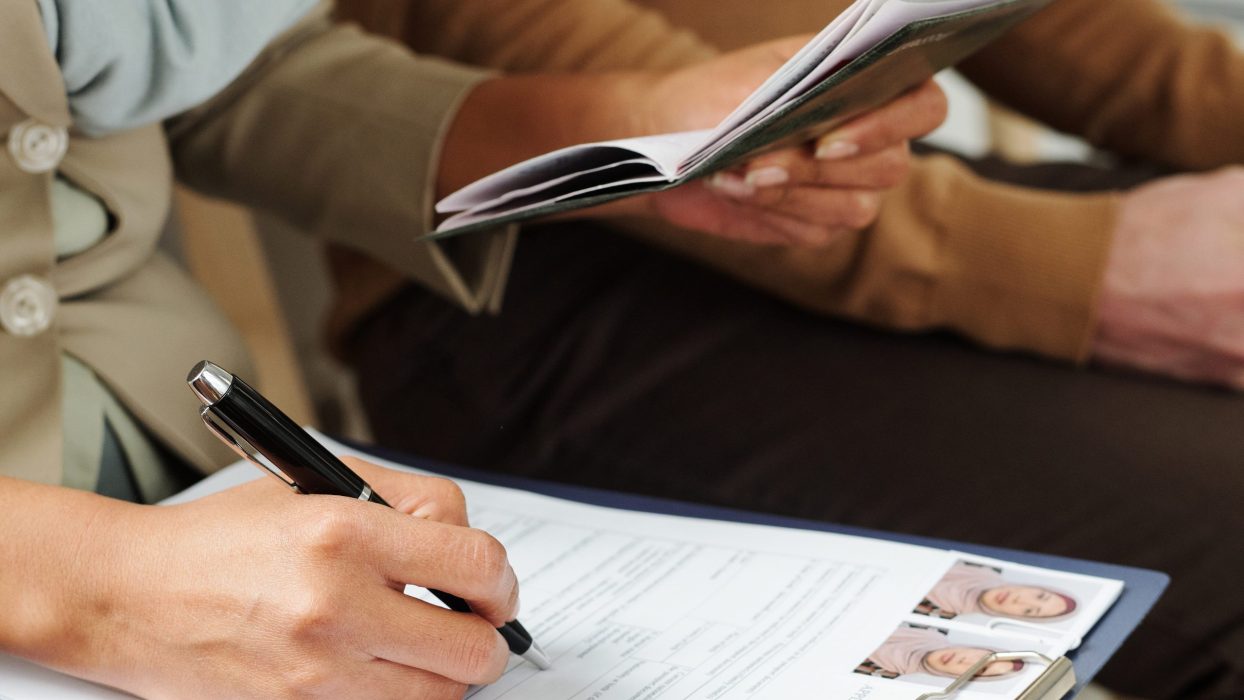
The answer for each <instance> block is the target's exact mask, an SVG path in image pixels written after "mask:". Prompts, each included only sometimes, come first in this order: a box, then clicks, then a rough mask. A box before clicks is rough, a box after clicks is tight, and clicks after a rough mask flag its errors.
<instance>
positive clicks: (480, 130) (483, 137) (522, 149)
mask: <svg viewBox="0 0 1244 700" xmlns="http://www.w3.org/2000/svg"><path fill="white" fill-rule="evenodd" d="M643 84H644V78H643V77H642V76H641V75H639V74H634V73H610V74H605V75H595V76H586V75H575V74H557V75H529V76H504V77H498V78H494V79H492V80H489V81H487V82H484V83H481V84H480V85H478V86H477V87H476V88H475V89H474V90H472V91H471V94H470V95H469V96H468V97H467V98H466V100H465V101H464V102H463V104H462V107H461V108H460V109H459V110H458V113H457V115H456V116H455V118H454V121H453V125H452V126H451V127H450V129H449V131H448V134H447V136H446V139H445V142H444V146H443V150H442V152H441V159H440V173H439V178H438V180H437V188H436V190H437V196H438V197H444V196H445V195H448V194H450V193H451V192H454V191H456V190H458V189H460V188H462V187H464V186H466V185H468V184H470V183H471V182H474V181H475V180H477V179H479V178H481V177H483V176H485V175H488V174H490V173H493V172H495V171H497V170H500V169H501V168H504V167H506V166H509V165H512V164H514V163H518V162H520V161H523V160H526V159H528V158H532V157H535V156H538V155H540V154H542V153H547V152H549V151H553V150H556V149H558V148H564V147H566V146H573V145H575V144H580V143H589V142H593V141H604V140H609V139H618V138H627V137H631V136H638V135H640V132H641V131H643V130H644V127H643V126H642V123H643V122H642V117H641V116H640V115H639V114H638V113H636V111H634V110H633V109H630V108H628V107H629V106H631V105H636V104H638V102H639V101H638V99H633V98H631V97H629V95H631V94H638V93H641V92H642V90H643V87H642V86H643ZM498 115H505V116H504V118H501V119H499V118H498Z"/></svg>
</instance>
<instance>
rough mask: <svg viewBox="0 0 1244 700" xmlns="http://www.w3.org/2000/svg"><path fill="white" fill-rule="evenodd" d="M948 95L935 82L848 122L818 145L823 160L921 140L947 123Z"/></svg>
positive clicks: (853, 156)
mask: <svg viewBox="0 0 1244 700" xmlns="http://www.w3.org/2000/svg"><path fill="white" fill-rule="evenodd" d="M947 109H948V108H947V102H946V95H945V93H943V92H942V89H941V88H940V87H938V86H937V83H935V82H933V81H932V80H930V81H928V82H926V83H925V84H924V85H922V86H920V87H919V88H916V89H915V90H912V91H910V92H907V93H905V94H903V95H901V96H900V97H898V98H896V99H895V100H894V101H892V102H890V103H889V104H887V105H885V106H884V107H881V108H879V109H877V110H874V111H872V112H869V113H868V114H865V115H864V116H862V117H858V118H856V119H854V120H852V121H850V122H847V123H846V124H845V125H843V126H842V127H840V128H838V129H835V130H834V131H832V132H830V133H828V134H825V135H824V136H822V137H821V138H820V139H818V140H817V142H816V156H817V158H819V159H821V160H845V159H847V158H855V157H857V156H861V155H867V154H869V153H876V152H878V151H884V150H885V149H887V148H889V147H891V146H894V145H895V144H898V143H900V142H902V141H909V140H911V139H915V138H919V137H921V136H924V135H926V134H928V133H929V132H931V131H933V130H934V129H936V128H937V127H938V126H940V125H941V123H942V122H943V121H945V120H946V114H947Z"/></svg>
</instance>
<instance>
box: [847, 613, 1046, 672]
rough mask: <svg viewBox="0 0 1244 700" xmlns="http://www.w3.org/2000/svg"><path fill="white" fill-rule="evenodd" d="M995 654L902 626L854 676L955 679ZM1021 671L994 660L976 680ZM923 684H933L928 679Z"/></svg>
mask: <svg viewBox="0 0 1244 700" xmlns="http://www.w3.org/2000/svg"><path fill="white" fill-rule="evenodd" d="M996 651H998V650H997V649H985V648H982V647H975V646H964V645H962V644H958V643H956V642H954V641H953V640H951V639H949V638H948V637H947V633H946V632H944V631H942V630H938V629H933V628H929V627H917V626H914V625H903V626H902V627H899V628H898V630H897V631H896V632H895V633H894V634H893V635H891V636H890V638H889V639H887V640H886V641H885V643H884V644H882V645H881V646H880V647H878V648H877V650H876V651H874V652H873V653H872V654H869V656H868V659H867V660H865V661H864V662H863V663H861V664H860V665H859V666H858V667H857V668H856V669H855V672H856V673H860V674H864V675H868V676H877V677H881V678H890V679H901V680H915V681H917V682H920V681H921V679H917V678H904V677H905V676H916V675H921V674H923V675H926V676H937V677H939V678H958V677H959V676H961V675H963V674H964V673H967V672H968V671H969V670H970V669H971V668H972V667H973V666H974V665H976V663H977V662H979V661H980V660H981V659H983V658H985V657H986V656H989V655H990V654H993V653H995V652H996ZM1023 670H1024V662H1023V661H995V662H993V663H991V664H989V665H988V666H986V667H985V668H984V670H982V671H981V672H980V673H979V674H978V675H977V676H976V680H978V681H981V680H1000V679H1003V678H1009V677H1013V676H1015V675H1016V674H1017V673H1019V672H1020V671H1023ZM924 682H929V683H931V682H932V679H927V680H925V681H924Z"/></svg>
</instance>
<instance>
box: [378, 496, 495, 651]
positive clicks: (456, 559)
mask: <svg viewBox="0 0 1244 700" xmlns="http://www.w3.org/2000/svg"><path fill="white" fill-rule="evenodd" d="M371 515H372V517H371V520H370V521H371V522H372V523H373V527H372V529H371V534H372V536H371V537H370V538H368V539H367V540H365V541H366V542H367V545H366V546H367V547H368V548H369V552H368V554H369V556H371V557H373V559H372V561H375V562H377V567H378V568H379V570H380V572H381V574H382V575H383V576H385V577H386V578H387V579H388V580H389V581H390V582H391V583H393V584H407V583H413V584H415V585H418V586H423V587H424V588H434V589H437V590H441V591H445V592H447V593H452V594H454V595H456V596H459V597H461V598H463V599H465V600H466V601H467V602H468V603H470V605H471V609H472V610H474V611H475V613H476V614H478V615H480V616H481V617H483V618H485V619H487V620H488V621H489V622H491V623H493V626H494V627H497V626H500V625H502V624H504V623H506V622H508V621H510V620H513V619H514V618H515V616H516V613H517V605H518V577H517V576H516V575H515V574H514V569H513V568H511V567H510V562H509V557H508V556H507V554H506V551H505V547H504V546H502V545H501V543H500V542H498V541H497V539H496V538H494V537H492V536H491V535H489V534H488V533H486V532H483V531H482V530H472V529H469V528H465V527H457V526H454V525H447V524H445V523H439V522H434V521H428V520H417V519H414V518H410V517H407V516H405V515H402V514H401V513H398V512H396V511H393V510H390V509H376V512H375V513H373V514H371Z"/></svg>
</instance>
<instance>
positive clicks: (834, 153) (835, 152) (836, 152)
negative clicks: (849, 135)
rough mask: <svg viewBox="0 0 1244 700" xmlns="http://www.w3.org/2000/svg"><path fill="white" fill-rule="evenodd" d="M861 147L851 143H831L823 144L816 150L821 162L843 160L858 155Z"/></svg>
mask: <svg viewBox="0 0 1244 700" xmlns="http://www.w3.org/2000/svg"><path fill="white" fill-rule="evenodd" d="M859 152H860V146H859V144H857V143H852V142H850V141H830V142H828V143H823V144H821V145H820V147H819V148H817V149H816V157H817V158H818V159H819V160H842V159H844V158H850V157H851V156H854V155H858V154H859Z"/></svg>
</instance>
